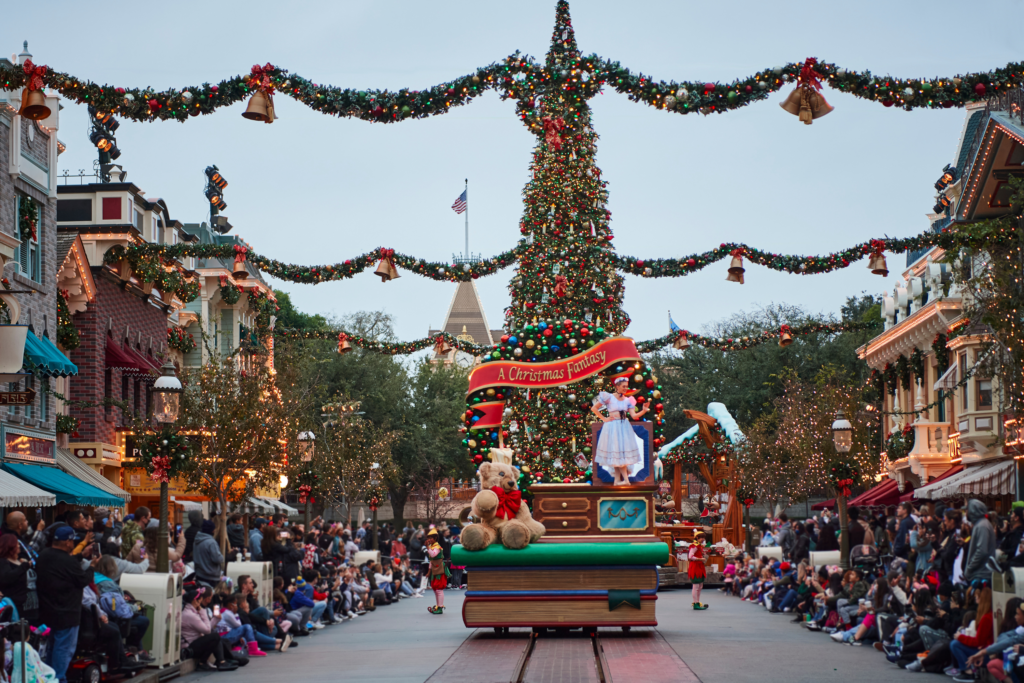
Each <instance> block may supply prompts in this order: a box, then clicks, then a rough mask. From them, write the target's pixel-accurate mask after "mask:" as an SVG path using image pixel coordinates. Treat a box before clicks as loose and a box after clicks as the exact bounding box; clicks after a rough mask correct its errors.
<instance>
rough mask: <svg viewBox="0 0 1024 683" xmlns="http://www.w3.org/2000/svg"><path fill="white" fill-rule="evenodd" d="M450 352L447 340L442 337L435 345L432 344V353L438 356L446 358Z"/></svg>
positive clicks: (450, 348)
mask: <svg viewBox="0 0 1024 683" xmlns="http://www.w3.org/2000/svg"><path fill="white" fill-rule="evenodd" d="M451 350H452V347H451V344H449V343H448V340H447V339H445V338H444V337H441V338H440V339H438V340H437V343H436V344H434V353H435V354H436V355H438V356H447V355H448V354H449V353H451Z"/></svg>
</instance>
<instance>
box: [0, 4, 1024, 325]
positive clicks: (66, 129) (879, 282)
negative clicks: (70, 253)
mask: <svg viewBox="0 0 1024 683" xmlns="http://www.w3.org/2000/svg"><path fill="white" fill-rule="evenodd" d="M554 7H555V3H554V2H553V0H543V1H538V0H520V1H519V2H514V3H511V2H508V3H500V4H499V3H495V2H465V1H460V2H434V3H424V2H291V3H280V2H272V3H271V2H259V1H250V2H245V3H240V2H209V1H208V0H204V1H202V2H199V1H194V0H180V1H178V2H174V3H150V2H143V3H139V2H132V3H127V2H117V1H116V0H110V1H108V2H107V3H104V4H102V5H97V4H96V3H82V2H53V1H47V0H37V1H36V2H31V3H24V2H21V3H15V2H7V3H5V4H4V8H3V10H2V15H3V21H2V22H0V51H2V53H8V54H9V53H12V52H13V53H17V52H20V51H21V43H22V41H23V40H26V39H27V40H28V41H29V51H30V52H31V53H32V54H33V55H34V60H35V62H36V63H37V64H47V65H50V66H51V67H53V68H56V69H59V70H63V71H68V72H71V73H73V74H75V75H77V76H79V77H81V78H87V79H91V80H93V81H96V82H99V83H109V84H111V85H118V86H127V87H145V86H153V87H154V88H157V89H164V88H167V87H177V88H183V87H185V86H189V85H196V84H200V83H202V82H204V81H209V82H217V81H219V80H221V79H222V78H224V77H228V76H232V75H235V74H238V73H243V72H248V70H249V68H250V67H251V66H252V65H253V64H255V63H257V62H258V63H260V64H263V63H266V62H268V61H269V62H272V63H273V64H275V65H279V66H281V67H282V68H287V69H290V70H291V71H292V72H295V73H299V74H301V75H303V76H305V77H307V78H309V79H311V80H313V81H314V82H317V83H328V84H332V85H337V86H342V87H355V88H391V89H398V88H401V87H409V88H412V89H421V88H424V87H428V86H432V85H435V84H438V83H440V82H443V81H445V80H448V79H451V78H455V77H457V76H460V75H463V74H466V73H469V72H471V71H473V70H474V69H475V68H476V67H479V66H483V65H486V64H490V63H492V62H495V61H499V60H501V59H502V58H504V57H505V56H507V55H508V54H510V53H512V52H514V51H515V50H517V49H519V50H522V51H523V52H526V53H529V54H531V55H534V56H535V57H538V58H539V57H541V56H543V54H544V52H545V51H546V49H547V46H548V41H549V39H550V35H551V28H552V25H553V21H554ZM1022 14H1024V11H1022V3H1021V2H1020V1H1019V0H1014V1H1003V2H984V1H980V0H979V1H977V2H973V3H964V2H941V1H931V2H899V3H893V2H877V1H865V2H859V3H812V4H808V3H806V2H787V3H779V2H764V1H760V2H714V3H710V2H679V1H675V2H652V1H645V0H633V1H632V2H629V3H623V2H598V1H594V0H588V1H587V2H581V1H577V2H576V3H574V4H573V6H572V16H573V25H574V27H575V29H576V37H577V40H578V42H579V46H580V49H581V51H582V52H583V53H584V54H591V53H597V54H598V55H601V56H603V57H606V58H609V59H612V60H618V61H620V62H621V63H622V64H623V65H624V66H627V67H629V68H630V69H631V70H634V71H642V72H644V73H645V74H650V75H652V76H653V77H654V78H656V79H664V80H671V79H677V80H683V79H687V80H689V79H693V80H703V81H723V82H728V81H731V80H732V79H734V78H738V77H745V76H748V75H750V74H752V73H754V72H756V71H758V70H759V69H763V68H769V67H772V66H775V65H781V64H783V63H785V62H789V61H800V60H802V59H803V58H805V57H807V56H816V57H818V58H819V59H821V60H825V61H830V62H835V63H837V64H839V65H841V66H845V67H847V68H850V69H856V70H862V69H870V70H872V72H874V73H876V74H886V73H890V74H892V75H898V76H903V77H914V76H916V77H925V76H951V75H953V74H954V73H956V72H965V71H974V70H987V69H990V68H994V67H999V66H1004V65H1006V64H1007V62H1010V61H1013V60H1015V59H1020V58H1021V57H1022V49H1021V48H1022V40H1021V34H1020V30H1019V27H1020V25H1021V19H1022V18H1024V17H1022ZM788 90H789V88H786V89H785V90H784V91H783V93H782V94H776V95H775V96H773V97H772V98H771V99H770V100H768V101H765V102H760V103H756V104H753V105H751V106H749V107H746V108H744V109H741V110H738V111H735V112H732V113H728V114H725V115H721V116H718V115H714V116H710V117H702V116H699V115H693V114H690V115H686V116H680V115H674V114H667V113H665V112H659V111H655V110H653V109H651V108H649V107H647V106H646V105H640V104H636V103H632V102H629V101H628V100H627V99H626V98H625V97H624V96H621V95H618V94H616V93H614V92H612V91H607V92H605V93H604V94H602V95H599V96H597V97H596V98H594V99H593V100H592V101H591V103H592V107H593V110H594V126H595V129H596V130H597V132H598V134H599V135H600V136H601V140H600V141H599V144H598V152H597V162H598V165H599V166H600V167H601V168H602V170H603V171H604V177H605V178H606V179H607V180H608V182H609V188H608V189H609V193H610V201H609V204H608V206H609V209H610V210H611V211H612V229H613V230H614V232H615V235H616V239H615V245H616V248H617V249H618V250H619V252H620V253H622V254H629V255H634V256H637V257H643V258H656V257H674V256H682V255H686V254H690V253H692V252H698V251H704V250H705V249H708V248H711V247H713V246H716V245H718V244H719V243H721V242H725V241H739V242H746V243H748V244H750V245H753V246H757V247H760V248H763V249H767V250H772V251H776V252H783V253H798V254H807V255H810V254H818V253H823V252H828V251H833V250H836V249H840V248H842V247H846V246H849V245H851V244H854V243H857V242H861V241H863V240H865V239H868V238H871V237H877V236H882V235H889V236H906V235H913V234H917V233H919V232H921V231H922V230H924V229H925V228H926V227H927V222H926V219H925V217H924V214H925V213H927V212H929V211H930V210H931V208H930V207H931V206H932V204H933V203H934V198H933V197H934V194H935V193H934V190H933V188H932V184H933V183H934V181H935V180H936V179H937V178H938V176H939V175H940V170H941V168H942V166H943V165H944V164H946V163H949V162H950V161H951V160H952V157H953V153H954V151H955V148H956V144H957V140H958V136H959V134H960V131H961V127H962V124H963V118H964V114H963V111H962V110H959V109H949V110H940V111H932V110H921V111H916V112H912V113H908V112H904V111H900V110H897V109H895V108H893V109H884V108H883V107H881V106H880V105H877V104H871V103H868V102H864V101H861V100H856V99H854V98H852V97H848V96H844V95H841V94H839V93H837V92H836V91H832V90H829V89H827V88H826V91H825V95H826V97H827V98H828V100H829V102H830V103H831V104H832V105H834V106H835V108H836V109H835V111H834V112H833V113H832V114H830V115H829V116H827V117H825V118H822V119H819V120H817V121H815V123H814V125H812V126H804V125H802V124H800V122H799V121H798V120H797V118H796V117H794V116H791V115H789V114H786V113H785V112H783V111H782V110H781V109H780V108H779V102H780V101H781V100H782V99H783V98H784V96H785V94H786V92H788ZM276 104H277V112H278V115H279V116H280V119H279V120H278V121H277V122H275V123H274V124H272V125H269V126H268V125H265V124H261V123H256V122H252V121H248V120H245V119H243V118H242V117H241V113H242V111H244V109H245V104H244V103H241V104H238V105H236V106H234V107H231V108H228V109H221V110H218V112H217V113H216V114H214V115H212V116H203V117H198V118H195V119H189V121H188V122H186V123H185V124H180V123H175V122H156V123H130V122H123V124H122V125H121V128H120V130H119V131H118V134H117V140H118V146H119V147H120V148H121V149H122V150H123V155H122V157H121V159H120V160H119V163H121V164H122V165H123V166H124V168H125V170H126V171H127V172H128V180H130V181H132V182H134V183H136V184H137V185H138V186H139V187H140V188H142V189H143V190H144V191H145V192H146V193H147V196H148V197H151V198H152V197H162V198H164V199H165V200H166V201H167V203H168V205H169V207H170V210H171V215H172V217H174V218H176V219H178V220H181V221H183V222H197V221H200V220H203V219H204V218H205V216H206V212H207V210H208V208H207V207H208V205H207V202H206V200H205V198H204V197H203V194H202V193H203V187H204V176H203V168H204V167H206V166H207V165H208V164H217V165H218V166H219V167H220V169H221V171H222V172H223V174H224V176H225V177H226V178H227V180H228V181H229V183H230V184H229V186H228V188H227V189H226V191H225V200H226V201H227V203H228V209H227V211H226V212H225V213H226V215H228V216H229V217H230V219H231V222H232V223H233V224H234V225H235V233H236V234H238V235H240V236H242V237H243V238H244V239H246V240H248V241H249V243H250V244H251V245H252V246H253V248H254V249H255V250H256V251H258V252H260V253H263V254H266V255H267V256H271V257H275V258H278V259H282V260H285V261H288V262H292V263H305V264H320V263H334V262H337V261H342V260H344V259H346V258H349V257H352V256H354V255H357V254H360V253H363V252H365V251H367V250H370V249H372V248H374V247H377V246H388V247H392V248H395V249H397V250H399V251H402V252H405V253H408V254H412V255H415V256H417V257H422V258H426V259H430V260H446V259H449V258H450V257H451V255H452V253H453V252H457V251H461V250H462V245H463V217H462V216H459V215H456V214H455V213H454V212H453V211H452V210H451V208H450V207H451V204H452V202H453V200H454V199H455V198H456V197H457V196H458V194H459V193H460V192H462V188H463V179H464V178H469V182H470V191H469V207H470V232H471V234H470V247H471V250H472V251H473V252H480V253H483V254H484V255H485V256H489V255H491V254H494V253H497V252H500V251H503V250H505V249H508V248H510V247H512V246H513V245H514V244H515V242H516V240H517V239H518V237H519V231H518V227H517V225H518V221H519V217H520V213H521V204H520V201H521V191H522V189H523V186H524V184H525V182H526V180H527V164H528V161H529V158H530V153H531V150H532V148H533V146H534V144H535V138H534V137H533V136H532V135H531V134H530V133H528V132H527V130H526V129H525V127H524V126H523V125H522V124H521V123H519V121H518V120H517V118H516V116H515V112H514V103H513V102H511V101H509V102H502V101H501V100H500V99H499V97H498V95H497V93H494V92H491V93H488V94H486V95H484V96H483V97H482V98H479V99H478V100H476V101H475V102H474V103H473V104H470V105H468V106H464V107H461V108H458V109H455V110H453V111H452V112H451V113H449V114H447V115H443V116H438V117H434V118H430V119H426V120H414V121H406V122H403V123H399V124H392V125H381V124H369V123H365V122H362V121H359V120H349V119H338V118H334V117H329V116H324V115H322V114H318V113H315V112H313V111H311V110H309V109H307V108H305V107H304V106H302V105H301V104H299V103H297V102H295V101H294V100H291V99H289V98H286V97H278V98H277V100H276ZM87 135H88V122H87V116H86V111H85V107H84V106H78V105H74V104H67V103H66V108H65V109H64V110H63V112H62V114H61V127H60V133H59V137H60V139H61V140H62V141H63V142H64V143H65V144H66V145H67V151H66V152H65V153H64V154H62V155H61V157H60V163H61V170H62V171H63V170H64V169H68V170H70V171H71V172H72V173H77V172H78V169H82V168H85V169H91V167H92V161H93V159H94V158H95V150H94V148H93V146H92V145H91V144H90V143H89V141H88V139H87ZM903 263H904V257H903V256H902V255H901V256H898V257H897V256H890V257H889V267H890V270H892V271H894V272H893V274H891V275H890V278H889V280H883V279H882V278H880V277H878V276H874V275H871V274H870V271H868V270H867V268H866V262H860V263H857V264H855V265H854V266H852V267H851V268H849V269H847V270H845V271H840V272H838V273H833V274H829V275H816V276H796V275H788V274H782V273H775V272H773V271H768V270H765V269H763V268H760V267H757V266H752V267H749V268H748V270H747V273H746V284H745V285H742V286H740V285H737V284H733V283H728V282H726V281H725V277H726V268H727V267H728V264H727V263H726V262H721V263H719V264H717V265H714V266H711V267H709V268H707V269H705V270H704V271H702V272H701V273H699V274H696V275H692V276H689V277H685V278H679V279H675V280H668V279H662V280H640V279H638V278H635V277H631V276H628V277H627V288H626V300H625V308H626V310H627V311H628V313H629V314H630V316H632V319H633V324H632V325H631V326H630V328H629V330H628V331H627V333H628V334H630V335H631V336H633V337H635V338H637V339H647V338H650V337H655V336H660V335H662V334H665V333H666V332H667V331H668V330H667V323H666V310H667V309H671V310H672V315H673V317H674V318H675V320H676V322H678V323H679V324H680V325H681V326H683V327H686V328H689V329H693V330H697V331H699V330H701V329H702V328H703V327H704V326H705V325H706V324H707V323H709V322H712V321H716V320H720V319H722V318H724V317H726V316H728V315H729V314H731V313H733V312H735V311H737V310H744V309H746V310H750V309H754V308H756V307H758V306H760V305H764V304H768V303H771V302H788V303H792V304H799V305H802V306H804V307H805V308H807V309H808V310H810V311H821V312H834V311H838V309H839V306H840V305H841V303H842V302H843V301H844V299H845V297H846V296H848V295H851V294H857V293H859V292H861V291H864V290H866V291H867V292H869V293H880V292H881V291H883V289H887V288H891V286H892V282H893V278H894V277H895V276H896V271H899V270H900V269H901V268H902V265H903ZM512 273H513V270H512V269H508V270H506V271H504V272H502V273H500V274H498V275H494V276H491V277H489V278H484V279H481V280H478V281H477V284H478V286H479V288H480V293H481V296H482V298H483V301H484V305H485V308H486V313H487V316H488V321H489V322H490V324H491V327H494V328H497V327H499V326H500V325H501V323H502V310H503V308H504V306H505V305H506V303H507V300H508V294H507V290H506V286H507V283H508V280H509V278H510V277H511V275H512ZM275 286H280V287H281V288H282V289H284V290H286V291H288V292H291V293H292V296H293V298H294V300H295V301H296V303H297V304H298V306H299V307H300V308H301V309H303V310H305V311H308V312H316V313H324V314H332V313H335V314H345V313H347V312H351V311H356V310H360V309H383V310H386V311H388V312H389V313H391V314H393V315H394V316H395V318H396V320H397V327H398V334H399V336H400V337H401V338H403V339H412V338H416V337H421V336H423V335H425V333H426V332H427V330H428V328H430V327H431V326H433V327H437V326H439V325H440V324H441V323H442V322H443V319H444V315H445V312H446V310H447V307H448V304H449V301H450V298H451V296H452V294H453V292H454V288H455V285H454V284H451V283H437V282H434V281H432V280H426V279H423V278H419V277H416V276H414V275H412V274H410V273H407V272H403V275H402V277H401V279H399V280H396V281H393V282H389V283H387V284H381V282H380V280H379V279H378V278H377V277H376V276H374V275H373V274H372V273H371V272H366V273H364V274H362V275H360V276H357V277H356V278H355V279H354V280H345V281H342V282H338V283H330V284H321V285H317V286H315V287H314V286H310V285H294V284H290V283H285V284H282V283H275Z"/></svg>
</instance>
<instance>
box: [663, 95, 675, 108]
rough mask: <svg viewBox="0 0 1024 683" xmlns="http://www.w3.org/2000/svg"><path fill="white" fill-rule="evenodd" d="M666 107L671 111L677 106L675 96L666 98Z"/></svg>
mask: <svg viewBox="0 0 1024 683" xmlns="http://www.w3.org/2000/svg"><path fill="white" fill-rule="evenodd" d="M665 106H666V107H668V108H669V109H671V108H672V107H674V106H676V98H675V97H674V96H672V95H666V96H665Z"/></svg>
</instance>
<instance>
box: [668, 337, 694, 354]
mask: <svg viewBox="0 0 1024 683" xmlns="http://www.w3.org/2000/svg"><path fill="white" fill-rule="evenodd" d="M672 348H674V349H677V350H679V351H685V350H686V349H688V348H690V338H689V337H688V336H687V335H686V334H681V335H679V336H678V337H676V340H675V341H674V342H672Z"/></svg>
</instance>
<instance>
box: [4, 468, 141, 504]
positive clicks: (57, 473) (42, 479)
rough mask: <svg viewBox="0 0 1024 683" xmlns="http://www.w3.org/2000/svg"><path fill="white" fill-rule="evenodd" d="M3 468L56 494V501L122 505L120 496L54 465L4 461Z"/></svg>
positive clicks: (122, 501)
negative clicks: (45, 465) (46, 465)
mask: <svg viewBox="0 0 1024 683" xmlns="http://www.w3.org/2000/svg"><path fill="white" fill-rule="evenodd" d="M3 470H4V471H5V472H9V473H11V474H13V475H14V476H16V477H17V478H18V479H21V480H22V481H27V482H28V483H30V484H32V485H33V486H36V487H38V488H41V489H43V490H44V491H49V492H50V493H52V494H53V495H54V496H56V498H57V502H58V503H70V504H72V505H92V506H98V505H106V506H113V507H118V508H119V507H124V500H122V499H121V498H118V497H117V496H112V495H110V494H109V493H107V492H106V491H103V490H101V489H98V488H96V487H95V486H93V485H92V484H86V483H85V482H84V481H82V480H81V479H76V478H75V477H72V476H71V475H70V474H68V473H67V472H65V471H64V470H60V469H57V468H56V467H43V466H42V465H24V464H21V463H14V462H5V463H4V464H3Z"/></svg>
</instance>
